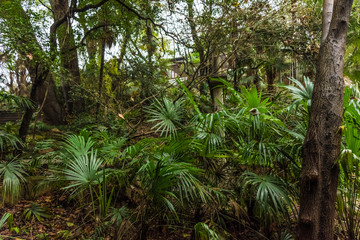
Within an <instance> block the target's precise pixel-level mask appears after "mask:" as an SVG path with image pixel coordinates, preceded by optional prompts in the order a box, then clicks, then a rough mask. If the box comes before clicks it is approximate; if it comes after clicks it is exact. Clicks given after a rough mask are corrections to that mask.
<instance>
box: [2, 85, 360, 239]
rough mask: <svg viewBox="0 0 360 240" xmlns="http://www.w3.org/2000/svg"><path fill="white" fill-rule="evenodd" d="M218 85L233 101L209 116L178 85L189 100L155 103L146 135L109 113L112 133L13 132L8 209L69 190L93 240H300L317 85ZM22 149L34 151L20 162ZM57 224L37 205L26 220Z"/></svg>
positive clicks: (355, 190)
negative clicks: (47, 192) (273, 89)
mask: <svg viewBox="0 0 360 240" xmlns="http://www.w3.org/2000/svg"><path fill="white" fill-rule="evenodd" d="M217 81H218V83H219V85H221V86H222V87H223V88H224V91H225V96H226V97H225V104H224V105H222V110H220V111H217V112H214V113H206V112H203V111H202V110H201V109H202V108H203V107H202V106H200V105H199V101H197V100H196V98H195V96H196V94H194V93H192V92H191V91H189V90H188V89H187V88H186V87H185V86H184V85H183V84H182V82H181V81H178V87H177V89H176V91H177V92H178V93H181V92H183V93H184V97H182V98H179V99H178V100H176V101H174V100H171V99H170V98H168V97H167V96H166V95H164V96H163V97H161V98H155V99H154V100H152V101H151V103H150V104H149V105H148V107H146V108H144V109H142V110H141V112H142V113H144V114H146V116H147V117H146V119H147V120H146V121H147V122H148V124H149V126H151V129H147V130H148V131H149V132H150V133H151V134H150V135H146V134H145V135H143V136H135V137H131V135H129V132H130V130H131V129H130V130H127V128H126V124H127V123H126V121H128V117H131V114H132V113H129V114H128V115H125V116H123V117H124V119H123V118H120V117H118V116H111V115H109V116H107V117H106V121H104V122H103V123H104V124H101V123H100V122H99V120H97V121H96V119H91V117H90V118H89V121H90V122H91V120H92V122H91V123H88V124H85V125H84V124H83V123H82V122H81V125H82V126H81V128H79V126H80V125H76V122H75V123H74V125H73V129H72V130H71V129H67V128H64V129H62V130H63V134H59V133H58V134H57V135H56V138H54V134H53V136H52V139H51V138H43V140H41V139H39V138H40V136H39V135H38V133H39V131H46V130H49V129H51V126H50V127H49V126H46V125H44V124H43V123H41V122H38V123H37V124H38V126H37V127H36V129H35V130H34V131H35V132H36V134H35V135H34V136H35V138H33V136H29V137H28V138H29V141H28V142H27V143H25V144H24V143H22V141H21V140H19V139H18V138H17V137H16V136H15V130H16V129H17V127H16V125H13V124H9V123H8V124H6V125H4V126H2V127H1V132H0V143H1V145H0V146H1V159H2V161H1V164H0V180H1V181H2V184H1V186H2V201H3V204H6V205H8V204H13V203H16V201H17V200H19V199H21V198H23V197H26V198H36V196H38V195H39V194H38V192H41V191H42V190H41V189H44V188H48V189H49V188H50V187H51V189H52V190H53V191H63V194H65V195H66V196H67V197H68V198H69V199H68V201H72V202H73V204H75V205H76V206H77V207H78V208H82V207H84V206H88V207H89V208H90V209H91V212H90V213H89V214H88V215H87V216H86V217H87V218H88V219H89V221H90V222H91V224H93V226H94V227H95V229H94V231H93V232H92V233H91V235H92V236H87V237H88V238H89V237H90V238H91V239H102V238H104V239H105V238H106V237H110V236H111V238H112V239H136V238H138V239H147V238H149V237H150V238H151V237H152V236H154V235H155V236H166V235H169V236H171V235H176V236H182V237H183V238H192V239H241V237H242V236H248V237H249V236H252V237H253V238H254V239H262V238H264V239H267V238H268V239H292V238H293V237H292V234H293V233H294V227H295V224H296V221H297V219H296V217H297V214H298V199H299V189H298V181H299V178H300V169H301V147H302V144H303V141H304V138H305V134H306V127H307V123H308V118H309V110H310V108H311V96H312V91H313V84H312V82H311V81H310V80H309V79H308V78H305V79H304V81H303V83H302V82H300V81H298V80H295V79H292V81H293V85H290V86H282V87H279V89H278V92H277V94H276V95H274V94H271V95H268V94H267V93H266V92H264V91H263V90H259V89H257V88H256V87H255V86H251V87H248V88H245V87H242V88H241V89H240V90H239V91H236V90H234V89H233V87H232V86H231V85H230V84H229V83H227V82H226V81H225V80H223V79H217ZM359 94H360V93H359V90H358V87H357V85H355V86H351V87H347V88H346V92H345V104H344V123H343V126H342V127H341V128H339V131H342V132H343V144H342V152H341V155H340V156H339V160H338V161H339V164H340V166H341V177H340V180H339V182H340V185H339V190H338V199H337V211H338V217H337V235H338V236H342V237H345V238H349V239H355V238H358V237H360V236H359V234H360V233H359V219H360V215H359V209H358V206H357V201H358V196H359V194H360V189H359V177H358V176H359V171H358V169H359V157H360V156H359V153H360V141H359V122H360V108H359V107H360V102H359ZM104 120H105V119H104ZM79 124H80V123H79ZM58 131H59V132H61V131H60V130H58ZM19 148H22V149H23V151H24V149H25V152H27V153H25V154H22V155H17V153H18V150H17V149H19ZM35 176H36V177H37V179H38V180H37V181H33V180H31V179H34V177H35ZM30 182H31V184H30ZM29 188H31V189H29ZM49 217H51V213H49V212H48V211H47V210H46V206H41V205H39V204H36V203H35V202H34V204H32V205H31V206H29V208H27V209H26V210H25V211H24V213H23V218H24V221H43V220H44V219H46V218H49ZM6 219H11V215H10V214H5V215H4V216H3V219H2V221H1V222H0V223H2V224H3V225H5V226H6V225H7V224H6ZM8 222H9V223H12V222H13V220H12V221H8ZM10 225H11V224H10ZM12 227H13V228H14V226H12ZM159 233H161V234H159ZM70 236H71V233H69V237H70ZM249 238H250V237H249Z"/></svg>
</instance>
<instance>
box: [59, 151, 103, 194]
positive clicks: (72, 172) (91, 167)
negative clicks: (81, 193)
mask: <svg viewBox="0 0 360 240" xmlns="http://www.w3.org/2000/svg"><path fill="white" fill-rule="evenodd" d="M101 164H102V161H101V160H100V159H99V158H97V154H96V151H95V152H94V151H90V153H89V154H85V155H80V156H76V157H75V158H74V159H72V160H71V161H69V163H68V166H67V169H64V174H65V178H66V180H68V181H70V185H68V186H67V187H66V188H75V190H74V191H77V190H81V189H84V188H89V187H91V186H92V185H95V184H98V183H99V181H100V179H101V178H102V171H100V167H101Z"/></svg>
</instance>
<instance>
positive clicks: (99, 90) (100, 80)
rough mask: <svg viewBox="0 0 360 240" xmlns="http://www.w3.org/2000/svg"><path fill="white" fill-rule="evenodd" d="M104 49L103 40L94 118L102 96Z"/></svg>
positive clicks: (102, 41) (98, 110)
mask: <svg viewBox="0 0 360 240" xmlns="http://www.w3.org/2000/svg"><path fill="white" fill-rule="evenodd" d="M105 47H106V40H105V38H103V39H102V40H101V56H100V71H99V85H98V97H99V99H98V102H97V105H96V116H98V115H99V113H100V101H101V95H102V86H103V80H104V63H105Z"/></svg>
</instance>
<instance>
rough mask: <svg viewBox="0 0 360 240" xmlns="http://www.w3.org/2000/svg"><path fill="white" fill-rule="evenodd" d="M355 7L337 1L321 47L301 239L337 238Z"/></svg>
mask: <svg viewBox="0 0 360 240" xmlns="http://www.w3.org/2000/svg"><path fill="white" fill-rule="evenodd" d="M352 3H353V1H352V0H337V1H335V6H334V12H333V17H332V21H331V24H330V30H329V33H328V35H327V38H326V40H325V41H324V42H323V43H322V44H321V47H320V53H319V60H318V66H317V73H316V79H315V85H314V92H313V98H312V105H311V115H310V122H309V127H308V130H307V134H306V138H305V142H304V146H303V166H302V173H301V179H300V212H299V223H298V238H297V239H299V240H305V239H306V240H319V239H329V240H331V239H333V238H334V219H335V199H336V191H337V184H338V174H339V167H338V164H337V163H336V160H337V158H338V155H339V153H340V143H341V135H342V134H341V131H339V127H340V126H341V124H342V117H343V98H344V80H343V70H344V54H345V46H346V35H347V27H348V22H349V17H350V11H351V6H352Z"/></svg>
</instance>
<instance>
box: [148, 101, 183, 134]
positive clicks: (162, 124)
mask: <svg viewBox="0 0 360 240" xmlns="http://www.w3.org/2000/svg"><path fill="white" fill-rule="evenodd" d="M146 112H147V113H149V114H150V118H149V120H148V121H149V122H154V123H155V125H154V126H153V127H152V128H153V129H155V130H156V132H158V131H159V132H160V135H161V136H162V135H165V136H166V137H167V136H170V137H172V138H174V137H176V135H177V128H178V127H181V126H182V121H183V120H184V112H185V111H184V106H183V101H182V100H178V101H176V102H173V101H172V100H170V99H168V98H163V99H161V100H158V99H155V101H154V102H153V103H152V105H151V106H150V107H149V108H147V110H146Z"/></svg>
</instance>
